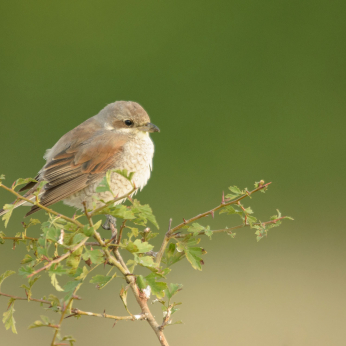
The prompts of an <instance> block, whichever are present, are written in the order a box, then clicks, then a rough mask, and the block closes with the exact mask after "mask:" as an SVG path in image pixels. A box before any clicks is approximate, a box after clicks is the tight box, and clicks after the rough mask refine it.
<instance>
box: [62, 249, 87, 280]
mask: <svg viewBox="0 0 346 346" xmlns="http://www.w3.org/2000/svg"><path fill="white" fill-rule="evenodd" d="M82 252H83V247H80V248H79V249H77V250H75V251H73V252H72V254H71V255H70V256H69V257H68V258H67V260H66V265H67V266H68V267H71V270H70V272H69V273H70V274H74V273H76V270H77V268H78V265H79V262H80V260H81V255H82Z"/></svg>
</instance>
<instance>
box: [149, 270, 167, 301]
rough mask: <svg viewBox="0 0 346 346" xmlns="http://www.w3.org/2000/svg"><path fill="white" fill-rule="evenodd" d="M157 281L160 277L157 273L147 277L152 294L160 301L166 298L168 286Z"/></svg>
mask: <svg viewBox="0 0 346 346" xmlns="http://www.w3.org/2000/svg"><path fill="white" fill-rule="evenodd" d="M157 279H158V276H157V275H156V274H155V273H151V274H149V275H147V276H146V277H145V280H146V282H147V284H148V285H149V286H150V288H151V293H152V294H154V295H155V296H156V297H157V298H158V299H162V298H163V297H164V296H165V290H166V289H167V284H166V283H165V282H161V281H157Z"/></svg>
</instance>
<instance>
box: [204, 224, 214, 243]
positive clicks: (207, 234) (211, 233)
mask: <svg viewBox="0 0 346 346" xmlns="http://www.w3.org/2000/svg"><path fill="white" fill-rule="evenodd" d="M204 233H205V235H206V236H207V237H209V239H210V240H211V236H212V235H213V231H211V230H210V227H209V226H207V228H206V229H205V231H204Z"/></svg>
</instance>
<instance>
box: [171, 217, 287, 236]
mask: <svg viewBox="0 0 346 346" xmlns="http://www.w3.org/2000/svg"><path fill="white" fill-rule="evenodd" d="M286 217H287V216H283V217H279V218H277V219H275V220H270V221H266V222H256V223H254V224H252V225H253V226H264V225H269V224H272V223H277V222H278V221H280V220H282V219H285V218H286ZM244 227H250V224H246V225H245V224H244V223H243V224H241V225H238V226H234V227H230V228H222V229H216V230H214V231H210V232H212V233H213V234H214V233H228V232H232V231H233V230H235V229H238V228H244ZM197 235H205V231H201V232H199V233H197ZM184 237H186V234H175V235H174V236H173V238H174V239H178V238H184Z"/></svg>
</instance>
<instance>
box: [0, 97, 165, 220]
mask: <svg viewBox="0 0 346 346" xmlns="http://www.w3.org/2000/svg"><path fill="white" fill-rule="evenodd" d="M149 132H160V130H159V128H158V127H157V126H156V125H154V124H152V123H151V122H150V118H149V116H148V114H147V112H146V111H145V110H144V109H143V108H142V107H141V106H140V105H139V104H138V103H136V102H132V101H117V102H114V103H111V104H109V105H107V106H106V107H105V108H103V109H102V110H101V111H100V112H99V113H98V114H97V115H95V116H93V117H91V118H90V119H88V120H86V121H84V122H83V123H82V124H80V125H79V126H77V127H76V128H74V129H73V130H71V131H70V132H68V133H66V134H65V135H64V136H62V137H61V138H60V139H59V140H58V142H57V143H56V144H55V145H54V146H53V148H51V149H48V150H47V152H46V154H45V156H44V158H45V159H46V161H47V162H46V164H45V165H44V166H43V168H42V169H41V170H40V171H39V173H38V175H37V176H36V178H35V180H37V181H38V183H35V182H30V183H29V184H27V185H25V186H24V187H23V188H22V189H21V190H20V191H24V190H29V191H28V192H27V193H26V194H25V195H24V196H25V197H26V198H28V199H32V200H33V199H34V198H35V196H34V195H33V193H34V192H35V191H36V190H37V187H38V184H39V183H40V182H41V181H47V183H46V184H45V185H44V187H43V188H42V190H41V192H40V194H39V199H40V203H41V204H42V205H44V206H49V205H51V204H53V203H56V202H59V201H61V200H62V201H63V202H64V203H65V204H67V205H70V206H73V207H75V208H78V209H83V203H85V204H86V207H87V208H88V209H91V208H92V206H93V202H94V203H95V198H94V197H93V196H96V197H98V198H99V199H102V200H103V201H105V202H107V201H110V200H111V199H114V196H113V195H112V194H111V192H109V191H104V192H96V191H95V190H96V187H97V186H98V185H99V183H100V181H101V180H102V179H103V177H104V176H105V175H106V173H107V171H108V170H110V169H120V170H123V169H126V170H127V171H128V172H135V174H134V176H133V178H132V180H133V182H134V183H135V185H136V187H137V188H143V187H144V186H145V185H146V184H147V182H148V179H149V177H150V172H151V169H152V160H153V155H154V144H153V142H152V140H151V138H150V137H149ZM110 181H111V183H110V187H111V189H112V191H113V193H114V194H115V195H118V196H122V195H125V194H127V193H129V192H130V191H131V190H132V186H131V184H130V182H129V181H128V180H127V179H126V178H124V177H123V176H121V175H119V174H118V173H116V172H114V173H112V175H111V178H110ZM14 204H15V207H19V206H20V205H30V203H28V202H25V201H22V200H21V201H15V202H14ZM101 205H103V203H102V202H100V201H96V206H101ZM38 210H39V208H38V207H37V206H35V205H34V206H32V208H31V210H30V211H29V212H28V213H27V214H26V216H28V215H30V214H32V213H34V212H36V211H38ZM5 213H6V210H0V216H1V215H3V214H5Z"/></svg>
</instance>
